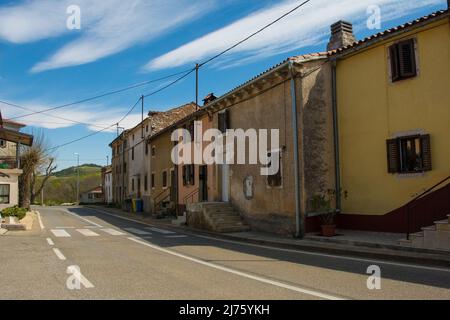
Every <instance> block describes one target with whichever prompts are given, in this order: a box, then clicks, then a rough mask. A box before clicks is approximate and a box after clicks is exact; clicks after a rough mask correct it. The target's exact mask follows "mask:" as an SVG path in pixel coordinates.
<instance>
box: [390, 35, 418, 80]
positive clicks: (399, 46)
mask: <svg viewBox="0 0 450 320" xmlns="http://www.w3.org/2000/svg"><path fill="white" fill-rule="evenodd" d="M389 59H390V62H391V80H392V82H395V81H399V80H403V79H408V78H412V77H415V76H416V75H417V63H416V50H415V40H414V39H408V40H404V41H400V42H398V43H395V44H393V45H392V46H390V47H389Z"/></svg>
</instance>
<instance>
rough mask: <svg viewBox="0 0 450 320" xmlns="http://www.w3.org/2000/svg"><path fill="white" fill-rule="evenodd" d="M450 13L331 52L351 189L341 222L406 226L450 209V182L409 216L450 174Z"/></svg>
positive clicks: (345, 184)
mask: <svg viewBox="0 0 450 320" xmlns="http://www.w3.org/2000/svg"><path fill="white" fill-rule="evenodd" d="M449 17H450V14H449V11H448V10H446V11H439V12H436V13H433V14H431V15H428V16H426V17H422V18H420V19H418V20H415V21H413V22H411V23H407V24H405V25H402V26H399V27H397V28H393V29H390V30H387V31H385V32H382V33H379V34H377V35H374V36H371V37H369V38H366V39H364V40H362V41H358V42H355V43H353V44H351V45H348V46H345V47H341V48H338V49H336V50H333V51H331V54H330V60H331V62H332V63H334V66H335V67H334V70H335V73H334V74H335V82H334V83H335V91H334V93H335V101H336V104H335V108H336V110H337V119H336V120H337V124H338V125H337V127H336V130H337V131H338V132H339V135H338V137H339V139H338V141H337V148H336V151H337V154H338V160H339V168H340V170H339V172H338V174H337V176H336V178H337V183H339V184H340V186H341V187H342V189H343V190H346V191H348V197H346V198H344V197H342V198H341V199H340V201H338V206H340V209H341V212H342V214H341V215H339V218H338V221H339V224H340V226H341V227H348V228H356V229H366V230H379V231H381V230H382V231H393V232H406V231H413V230H418V229H420V227H424V226H426V225H430V224H432V223H433V220H437V219H440V218H442V217H445V216H446V214H448V213H450V211H449V212H445V210H449V209H450V203H449V202H450V200H449V199H450V185H449V182H450V180H447V181H445V182H443V183H441V184H439V185H438V186H436V188H435V189H433V191H434V192H430V193H429V194H428V195H427V196H425V197H424V198H423V199H422V203H421V204H420V206H419V207H421V208H416V209H411V210H412V211H413V212H412V213H411V212H410V213H409V215H410V217H409V218H408V214H407V210H406V206H405V205H406V204H407V203H408V202H409V201H411V200H412V199H413V198H414V196H416V195H419V194H420V193H422V192H423V191H425V190H426V189H428V188H430V187H433V186H434V185H436V184H438V183H439V182H441V181H442V180H444V179H445V178H447V177H448V176H449V175H450V160H449V159H450V19H449ZM344 31H345V30H344ZM436 190H437V191H436ZM427 199H428V200H427ZM427 201H428V202H427ZM425 208H426V209H425ZM411 210H410V211H411ZM411 214H413V215H414V217H413V218H414V221H408V219H410V220H411ZM441 216H442V217H441ZM408 224H409V228H408ZM408 229H413V230H408Z"/></svg>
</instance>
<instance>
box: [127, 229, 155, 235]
mask: <svg viewBox="0 0 450 320" xmlns="http://www.w3.org/2000/svg"><path fill="white" fill-rule="evenodd" d="M123 229H124V230H126V231H128V232H131V233H134V234H138V235H150V234H151V233H150V232H147V231H144V230H140V229H136V228H123Z"/></svg>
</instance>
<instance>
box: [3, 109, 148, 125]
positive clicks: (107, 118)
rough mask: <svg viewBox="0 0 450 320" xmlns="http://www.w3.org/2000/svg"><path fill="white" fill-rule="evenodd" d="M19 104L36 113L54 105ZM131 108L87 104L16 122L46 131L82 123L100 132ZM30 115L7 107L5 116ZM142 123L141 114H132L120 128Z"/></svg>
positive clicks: (36, 115) (35, 115)
mask: <svg viewBox="0 0 450 320" xmlns="http://www.w3.org/2000/svg"><path fill="white" fill-rule="evenodd" d="M18 104H19V105H24V106H27V108H29V109H32V110H35V111H41V110H45V109H48V108H49V106H51V105H54V104H48V103H42V102H36V101H22V102H20V103H18ZM129 108H130V106H122V107H120V106H119V107H117V106H116V107H110V106H108V107H107V106H105V105H101V104H86V105H79V106H77V108H69V109H64V110H62V109H61V110H53V111H51V112H50V113H39V114H34V115H31V116H27V117H23V118H19V119H17V120H15V121H18V122H22V123H24V124H26V125H27V126H33V127H37V128H45V129H61V128H69V127H73V126H75V125H77V123H75V122H82V123H85V124H89V125H86V127H87V128H88V129H89V130H91V131H98V130H101V129H102V128H106V127H109V126H111V125H112V124H115V123H117V122H118V121H119V120H120V119H122V117H123V116H124V114H125V113H126V112H127V111H128V110H129ZM92 110H95V112H93V111H92ZM28 113H30V112H29V111H24V110H20V109H15V108H13V107H7V108H6V112H4V114H3V116H4V118H6V119H10V118H14V117H20V116H22V115H24V114H28ZM58 117H61V118H64V119H70V120H72V121H69V120H64V119H60V118H58ZM74 121H75V122H74ZM140 121H141V114H140V113H137V112H136V113H131V114H130V115H129V116H128V117H127V118H126V119H125V120H123V121H122V122H121V123H120V126H121V127H124V128H126V129H130V128H133V127H134V126H136V125H137V124H138V123H139V122H140ZM115 130H116V127H115V126H114V127H112V128H110V129H109V130H106V132H113V131H115Z"/></svg>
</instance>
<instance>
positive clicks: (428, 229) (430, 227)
mask: <svg viewBox="0 0 450 320" xmlns="http://www.w3.org/2000/svg"><path fill="white" fill-rule="evenodd" d="M421 229H422V231H436V226H429V227H423V228H421Z"/></svg>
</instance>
